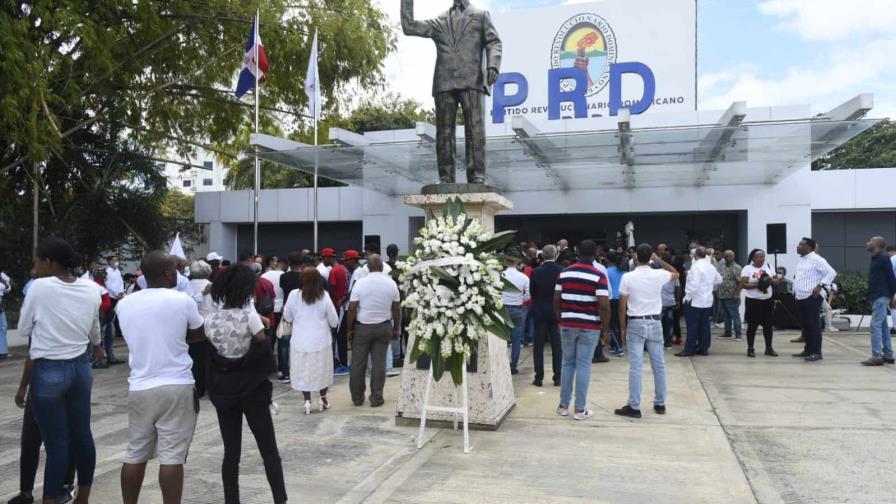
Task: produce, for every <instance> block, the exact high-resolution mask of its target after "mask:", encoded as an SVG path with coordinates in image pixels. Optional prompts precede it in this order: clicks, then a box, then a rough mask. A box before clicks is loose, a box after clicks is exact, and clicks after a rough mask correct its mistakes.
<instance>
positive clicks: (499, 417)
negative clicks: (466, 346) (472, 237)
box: [395, 192, 516, 430]
mask: <svg viewBox="0 0 896 504" xmlns="http://www.w3.org/2000/svg"><path fill="white" fill-rule="evenodd" d="M454 198H460V200H461V201H463V203H464V207H465V208H466V212H467V215H468V216H470V217H475V218H478V219H479V220H480V222H482V225H483V227H485V229H486V230H488V231H494V229H495V214H496V213H498V212H499V211H501V210H510V209H511V208H513V203H511V202H510V200H508V199H507V198H504V197H503V196H501V195H499V194H497V193H493V192H490V193H458V194H428V195H409V196H405V198H404V202H405V204H406V205H410V206H414V207H417V208H422V209H424V210H432V211H433V213H435V214H436V215H441V212H442V208H443V207H444V206H445V203H446V202H447V201H448V200H450V199H454ZM415 340H416V335H414V334H410V335H409V341H408V348H413V345H414V342H415ZM476 364H477V372H476V373H468V374H467V385H468V387H469V407H470V428H471V429H477V430H495V429H497V428H498V426H499V425H501V422H502V421H503V420H504V418H505V417H506V416H507V414H508V413H509V412H510V410H511V409H512V408H513V406H514V404H516V397H515V396H514V393H513V381H512V380H511V376H510V360H509V357H508V352H507V343H506V342H505V341H504V340H502V339H501V338H498V337H497V336H494V335H490V336H489V338H488V340H487V341H480V342H479V349H478V357H477V363H476ZM428 376H429V371H428V370H426V369H417V365H416V363H414V364H412V363H410V362H409V361H406V362H405V367H404V369H402V373H401V394H400V395H399V399H398V408H397V413H396V416H395V424H396V425H408V426H414V425H419V424H420V409H421V408H422V406H423V395H424V393H425V388H426V380H427V377H428ZM455 389H456V388H455V386H454V382H453V381H452V380H451V375H450V374H449V373H445V374H444V375H443V376H442V379H441V380H440V381H439V382H438V383H436V384H435V385H434V386H433V390H432V392H431V393H430V404H431V405H433V406H435V405H444V406H453V405H459V404H460V402H459V399H460V391H459V389H458V390H457V396H456V397H457V400H456V399H455ZM452 420H453V415H451V414H447V413H428V414H427V419H426V424H427V425H428V426H429V425H431V426H433V427H450V426H451V425H452Z"/></svg>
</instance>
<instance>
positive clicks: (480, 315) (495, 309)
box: [397, 199, 515, 385]
mask: <svg viewBox="0 0 896 504" xmlns="http://www.w3.org/2000/svg"><path fill="white" fill-rule="evenodd" d="M514 234H515V232H514V231H506V232H503V233H498V234H492V233H489V232H487V231H485V229H484V228H483V227H482V224H481V223H480V222H479V219H475V218H469V217H467V215H466V213H465V211H464V206H463V203H461V201H460V200H459V199H455V200H452V201H449V202H448V204H447V205H446V206H445V208H444V210H443V212H442V215H441V216H440V217H436V216H435V215H434V214H433V213H432V212H427V222H426V226H424V227H423V228H422V229H421V230H420V232H419V235H418V236H417V238H415V239H414V244H415V245H416V247H417V251H416V252H415V253H414V255H412V256H409V257H407V258H405V259H404V260H403V261H399V262H398V264H397V265H398V268H397V269H398V273H399V281H400V282H401V284H402V287H403V289H404V291H405V292H406V293H407V297H406V298H405V300H404V304H403V306H405V307H406V308H410V309H412V310H413V314H412V315H411V321H410V324H409V325H408V332H410V333H412V334H414V335H415V336H416V339H415V341H414V347H413V348H412V349H411V354H410V357H411V362H416V360H417V358H419V357H420V356H421V355H426V356H429V358H430V359H431V360H432V362H431V364H430V365H431V366H432V370H433V377H434V378H435V379H436V380H438V379H439V378H441V376H442V374H443V373H444V372H445V371H449V372H450V373H451V376H452V379H453V380H454V383H455V384H456V385H460V384H461V379H462V366H463V363H464V362H469V360H470V358H471V357H472V355H473V353H474V352H475V350H476V348H478V345H479V341H480V340H483V339H485V338H487V337H488V335H489V334H494V335H496V336H498V337H500V338H502V339H504V340H507V339H509V338H510V329H511V328H512V327H513V323H512V322H511V320H510V316H509V314H508V313H507V310H506V309H505V308H504V304H503V303H502V302H501V293H502V292H503V291H504V290H507V289H515V287H514V286H513V284H511V283H510V282H507V281H506V280H505V279H504V276H503V275H502V273H503V270H504V268H503V261H502V256H501V255H500V254H498V253H497V250H499V249H501V248H503V247H505V246H506V245H507V244H508V243H510V241H511V240H512V239H513V236H514Z"/></svg>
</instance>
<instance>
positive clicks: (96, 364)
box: [90, 362, 109, 369]
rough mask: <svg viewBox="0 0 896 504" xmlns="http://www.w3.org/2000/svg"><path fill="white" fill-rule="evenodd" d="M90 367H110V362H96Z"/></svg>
mask: <svg viewBox="0 0 896 504" xmlns="http://www.w3.org/2000/svg"><path fill="white" fill-rule="evenodd" d="M90 367H92V368H93V369H109V364H108V363H106V362H94V363H93V365H92V366H90Z"/></svg>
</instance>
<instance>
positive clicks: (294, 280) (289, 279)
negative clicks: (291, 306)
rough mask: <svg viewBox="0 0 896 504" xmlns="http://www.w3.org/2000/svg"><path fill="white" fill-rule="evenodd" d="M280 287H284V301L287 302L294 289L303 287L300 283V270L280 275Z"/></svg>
mask: <svg viewBox="0 0 896 504" xmlns="http://www.w3.org/2000/svg"><path fill="white" fill-rule="evenodd" d="M280 288H281V289H283V302H284V303H285V302H286V301H287V300H288V299H289V294H290V293H291V292H292V291H294V290H296V289H300V288H302V286H301V285H299V272H298V271H287V272H286V273H284V274H282V275H280Z"/></svg>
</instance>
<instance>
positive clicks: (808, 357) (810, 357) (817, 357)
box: [806, 353, 823, 362]
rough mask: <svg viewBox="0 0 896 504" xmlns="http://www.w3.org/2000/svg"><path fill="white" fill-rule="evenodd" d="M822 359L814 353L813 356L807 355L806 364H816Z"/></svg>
mask: <svg viewBox="0 0 896 504" xmlns="http://www.w3.org/2000/svg"><path fill="white" fill-rule="evenodd" d="M822 359H823V357H822V356H821V354H817V353H815V354H810V355H808V356H807V357H806V362H818V361H820V360H822Z"/></svg>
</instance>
